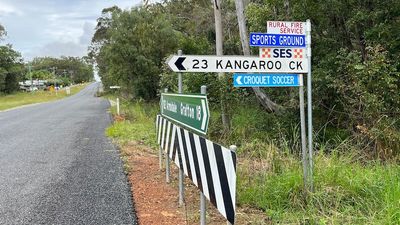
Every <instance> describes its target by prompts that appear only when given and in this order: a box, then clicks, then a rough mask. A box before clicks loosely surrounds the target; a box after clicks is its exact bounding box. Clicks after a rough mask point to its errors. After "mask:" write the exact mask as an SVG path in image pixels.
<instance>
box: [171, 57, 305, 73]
mask: <svg viewBox="0 0 400 225" xmlns="http://www.w3.org/2000/svg"><path fill="white" fill-rule="evenodd" d="M167 64H168V66H169V67H170V68H171V69H172V71H174V72H203V73H207V72H229V73H234V72H242V73H257V72H258V73H307V72H308V61H307V59H306V58H294V57H276V58H273V57H271V58H259V57H249V56H236V55H234V56H212V55H210V56H207V55H183V56H178V55H173V56H170V57H169V58H168V60H167Z"/></svg>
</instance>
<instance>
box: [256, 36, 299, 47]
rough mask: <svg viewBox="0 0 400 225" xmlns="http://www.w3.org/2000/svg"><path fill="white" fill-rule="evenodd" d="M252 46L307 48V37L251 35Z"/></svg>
mask: <svg viewBox="0 0 400 225" xmlns="http://www.w3.org/2000/svg"><path fill="white" fill-rule="evenodd" d="M250 46H259V47H287V48H290V47H292V48H293V47H297V48H305V47H306V36H305V35H292V34H266V33H250Z"/></svg>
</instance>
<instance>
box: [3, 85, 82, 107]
mask: <svg viewBox="0 0 400 225" xmlns="http://www.w3.org/2000/svg"><path fill="white" fill-rule="evenodd" d="M84 87H86V85H77V86H73V87H71V95H73V94H75V93H78V92H79V91H80V90H82V89H83V88H84ZM67 96H68V95H67V93H66V92H65V89H64V90H60V91H58V94H57V95H56V94H55V92H50V91H35V92H18V93H15V94H10V95H0V111H1V110H5V109H11V108H15V107H18V106H23V105H29V104H34V103H40V102H48V101H53V100H58V99H62V98H65V97H67Z"/></svg>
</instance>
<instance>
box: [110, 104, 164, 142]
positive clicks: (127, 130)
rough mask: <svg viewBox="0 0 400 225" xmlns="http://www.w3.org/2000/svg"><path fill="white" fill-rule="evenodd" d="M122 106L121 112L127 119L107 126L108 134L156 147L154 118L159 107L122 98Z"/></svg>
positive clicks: (120, 139)
mask: <svg viewBox="0 0 400 225" xmlns="http://www.w3.org/2000/svg"><path fill="white" fill-rule="evenodd" d="M113 99H114V98H113ZM120 107H121V114H122V115H124V117H125V118H126V120H125V121H122V122H118V123H114V124H113V125H112V126H111V127H109V128H107V130H106V134H107V136H109V137H112V138H116V139H117V140H118V141H120V142H127V141H137V142H140V143H143V144H146V145H148V146H151V147H152V148H153V149H155V147H156V145H157V142H156V134H155V132H154V129H155V126H154V118H155V116H156V114H157V110H158V109H157V108H156V107H154V104H146V103H143V102H136V103H131V102H127V101H126V100H122V99H121V106H120ZM113 110H114V109H113ZM114 111H115V110H114Z"/></svg>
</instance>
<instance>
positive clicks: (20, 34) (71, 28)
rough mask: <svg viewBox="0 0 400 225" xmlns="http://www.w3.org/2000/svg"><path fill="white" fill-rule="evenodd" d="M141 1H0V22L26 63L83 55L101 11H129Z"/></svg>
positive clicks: (8, 39) (7, 39)
mask: <svg viewBox="0 0 400 225" xmlns="http://www.w3.org/2000/svg"><path fill="white" fill-rule="evenodd" d="M140 2H141V0H106V1H99V0H57V1H49V0H35V1H32V0H0V20H1V22H0V23H1V24H2V25H3V26H4V27H5V29H6V30H7V33H8V36H7V37H6V40H5V41H3V42H2V44H4V43H10V44H12V45H13V46H14V49H16V50H17V51H19V52H21V53H22V55H23V57H24V58H25V59H26V60H31V59H32V58H34V57H36V56H55V57H57V56H62V55H65V56H83V55H86V54H87V48H88V46H89V45H90V41H91V38H92V35H93V33H94V28H95V25H96V19H97V18H98V17H99V16H100V15H101V11H102V9H104V8H107V7H111V6H113V5H117V6H118V7H120V8H122V9H128V8H131V7H133V6H135V5H137V4H138V3H140Z"/></svg>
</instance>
